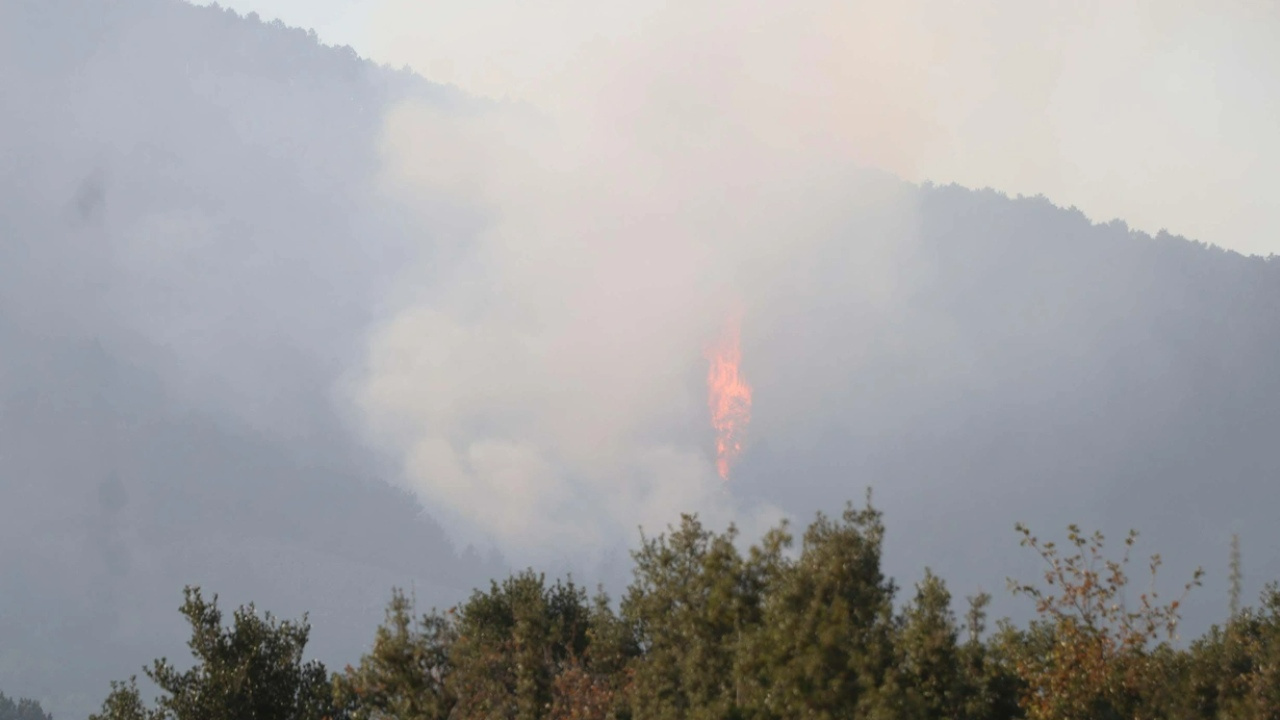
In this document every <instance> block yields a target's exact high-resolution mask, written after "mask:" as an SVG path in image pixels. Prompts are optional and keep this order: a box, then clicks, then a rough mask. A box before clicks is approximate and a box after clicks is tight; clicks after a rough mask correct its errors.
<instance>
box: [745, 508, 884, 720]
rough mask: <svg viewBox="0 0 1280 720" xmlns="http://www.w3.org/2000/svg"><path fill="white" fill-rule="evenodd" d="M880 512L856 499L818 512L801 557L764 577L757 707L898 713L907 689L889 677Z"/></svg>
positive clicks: (827, 713)
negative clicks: (836, 513) (835, 510)
mask: <svg viewBox="0 0 1280 720" xmlns="http://www.w3.org/2000/svg"><path fill="white" fill-rule="evenodd" d="M883 541H884V525H883V523H882V522H881V515H880V512H879V511H877V510H875V509H874V508H873V507H871V504H870V498H869V497H868V502H867V505H866V507H865V508H862V509H857V508H855V507H854V506H853V505H852V504H850V505H849V506H848V507H847V508H846V509H845V511H844V513H843V515H842V516H841V517H840V518H839V519H838V520H832V519H830V518H828V517H826V516H824V515H822V514H819V515H818V517H817V519H816V520H815V521H814V522H813V524H811V525H810V526H809V528H808V529H807V530H806V532H805V534H804V539H803V544H802V547H801V553H800V557H799V559H798V560H796V561H794V562H787V563H783V564H782V565H781V567H780V568H779V570H778V572H777V575H776V577H774V578H773V579H772V580H771V581H770V582H769V583H768V591H767V593H766V594H765V597H764V602H763V613H762V621H761V631H760V636H759V638H758V639H757V642H756V643H755V644H754V647H755V651H756V652H757V653H758V659H757V660H756V664H757V667H758V668H759V669H758V677H759V678H761V680H760V682H761V685H762V688H763V690H764V692H763V698H762V703H761V706H760V707H759V708H758V709H757V712H758V714H759V715H760V716H761V717H776V718H798V717H804V718H814V719H816V720H828V719H830V720H835V719H836V718H849V717H862V718H877V717H892V716H898V715H901V714H902V713H903V712H905V710H904V709H902V708H895V706H894V703H895V700H896V699H899V698H901V697H902V695H901V694H900V693H897V692H894V691H893V689H892V688H888V687H886V680H887V679H888V678H887V671H888V670H889V668H890V666H891V665H892V663H893V653H894V648H893V631H894V623H893V607H892V603H893V596H894V585H893V582H892V581H891V580H889V579H887V578H886V577H885V576H884V574H883V573H882V571H881V567H880V557H881V547H882V544H883Z"/></svg>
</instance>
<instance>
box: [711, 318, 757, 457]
mask: <svg viewBox="0 0 1280 720" xmlns="http://www.w3.org/2000/svg"><path fill="white" fill-rule="evenodd" d="M738 335H739V332H738V321H737V320H736V319H734V320H732V321H730V322H729V324H728V326H727V327H726V328H725V331H724V334H723V335H721V337H720V340H719V342H718V343H716V344H715V345H714V346H713V347H712V348H711V349H710V350H709V351H708V353H707V360H708V362H709V363H710V369H709V370H708V372H707V391H708V394H707V403H708V405H709V406H710V408H711V426H712V427H713V428H715V431H716V470H718V471H719V472H720V478H721V479H722V480H725V481H726V482H727V481H728V480H729V465H730V464H731V463H732V462H733V461H734V460H735V459H736V458H737V457H738V454H739V453H740V452H742V434H743V431H745V430H746V427H747V423H748V422H749V421H750V420H751V387H750V386H749V385H747V383H746V381H744V380H743V379H742V375H741V372H740V370H739V367H738V366H739V364H740V363H741V361H742V349H741V348H740V347H739V343H738V340H739V338H738Z"/></svg>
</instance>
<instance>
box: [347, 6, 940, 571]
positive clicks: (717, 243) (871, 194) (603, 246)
mask: <svg viewBox="0 0 1280 720" xmlns="http://www.w3.org/2000/svg"><path fill="white" fill-rule="evenodd" d="M718 9H719V8H718V7H717V6H715V5H712V4H706V3H702V4H699V3H694V4H691V5H687V6H684V7H682V8H681V9H679V10H670V9H668V10H664V11H662V12H661V13H658V14H655V15H654V16H653V17H651V18H650V19H649V20H648V22H646V23H645V24H644V25H643V26H642V27H641V28H640V29H639V30H638V31H637V32H636V34H635V35H634V36H630V37H625V38H618V39H615V41H614V42H612V43H608V44H605V45H601V46H597V47H595V48H593V49H592V50H591V51H590V55H589V57H588V58H580V59H578V60H577V61H575V62H574V63H572V64H571V65H569V66H566V68H565V69H564V71H563V72H562V73H559V74H557V75H556V76H555V77H553V78H550V79H549V80H547V81H546V82H545V83H543V84H542V85H540V87H542V88H543V89H544V90H543V91H544V92H547V93H549V94H547V95H545V97H547V98H549V101H548V102H546V103H545V104H540V105H537V106H536V108H535V109H533V110H529V109H528V108H527V106H522V107H520V108H515V109H510V108H508V109H506V110H497V111H494V112H491V113H488V114H485V115H483V116H482V117H478V118H477V117H474V116H471V117H459V116H446V115H442V114H439V113H437V112H435V111H433V110H431V109H429V108H426V107H421V106H413V105H406V106H402V107H399V108H397V109H396V110H395V111H394V112H392V113H391V114H390V116H389V117H388V118H387V122H386V127H385V147H384V157H385V159H386V166H385V176H384V182H385V187H386V189H387V190H388V192H391V193H394V194H400V195H401V196H402V197H403V198H404V199H406V200H411V199H412V198H413V197H420V198H423V199H424V202H422V203H421V204H420V205H421V207H422V213H423V218H422V219H423V221H424V226H427V227H435V228H439V227H441V226H442V218H441V216H440V215H439V214H438V208H439V207H441V200H440V198H446V200H445V201H443V204H444V206H447V207H449V208H450V209H451V211H452V212H454V213H456V211H457V209H458V208H459V207H464V208H467V209H469V210H470V211H471V213H472V215H473V216H474V217H476V218H478V219H477V223H478V225H477V227H478V229H474V228H472V229H468V228H466V227H458V226H457V225H456V224H455V226H454V228H453V230H452V232H453V235H452V236H448V237H442V236H437V237H435V238H433V244H434V245H435V246H437V247H444V248H454V250H452V251H450V250H446V251H444V254H446V255H448V258H447V260H444V262H445V263H446V267H447V269H442V268H441V267H440V266H439V265H433V266H432V267H429V268H426V269H423V270H421V271H411V272H409V273H408V274H407V275H406V276H405V277H404V278H402V286H401V289H400V290H398V291H397V293H396V295H397V298H398V299H397V301H396V305H397V309H396V311H395V312H394V313H392V314H391V316H390V318H389V319H388V320H387V321H386V322H385V323H384V324H383V325H382V326H381V327H380V328H379V329H378V330H377V331H376V332H375V333H374V335H373V338H372V341H371V345H370V352H369V361H368V367H367V374H366V375H365V376H364V377H363V378H361V379H360V381H359V382H358V383H357V386H358V387H357V390H356V393H357V397H358V400H359V403H360V405H361V407H362V409H363V410H364V411H365V413H366V416H367V418H368V420H369V423H370V426H371V428H372V429H373V430H374V433H375V436H376V437H377V438H378V439H379V440H380V441H382V442H383V443H385V444H386V445H387V446H389V447H390V448H391V449H393V450H394V451H397V452H399V453H400V454H401V456H402V457H403V458H404V473H405V476H406V480H407V482H408V483H409V485H410V487H412V488H413V489H414V490H415V491H416V492H417V493H418V494H419V495H420V497H422V498H423V500H424V501H425V503H426V505H427V507H429V508H431V509H432V511H433V512H438V510H437V509H443V510H444V513H443V514H445V515H446V516H452V520H451V521H448V522H450V524H451V525H452V527H453V529H454V532H455V533H459V534H461V536H463V537H465V539H467V540H468V541H472V542H477V541H483V540H489V541H491V542H494V543H496V544H497V545H498V547H500V548H501V549H502V551H503V552H504V554H507V555H508V556H509V557H512V558H513V559H516V560H530V559H538V558H540V557H542V556H544V555H545V554H546V553H548V552H551V553H561V552H565V551H566V548H578V549H582V548H599V547H614V546H617V545H619V544H625V543H627V542H628V541H629V540H631V539H633V537H634V533H635V528H636V525H637V524H639V525H643V526H644V527H646V528H648V529H650V530H653V529H657V528H660V527H662V526H664V525H665V524H666V523H668V522H671V521H673V520H675V519H677V517H678V512H680V511H693V510H696V511H701V512H702V513H703V514H704V515H707V516H709V517H710V519H711V520H712V521H713V522H723V521H725V520H728V519H730V518H737V519H738V521H739V522H740V523H743V524H746V525H747V526H748V527H749V528H754V527H756V525H758V522H757V521H773V520H775V519H777V517H779V515H780V512H779V511H778V510H776V509H775V508H774V507H773V506H772V505H770V504H768V503H766V502H763V501H759V500H750V501H743V500H735V499H734V495H733V494H732V489H730V492H726V491H725V489H724V488H723V487H722V485H721V483H720V481H719V480H718V479H717V474H716V469H715V452H714V439H713V436H712V434H711V427H710V419H709V417H708V411H707V406H706V389H705V386H704V382H705V373H706V368H705V358H704V353H705V349H706V346H707V344H708V343H709V342H711V341H712V340H713V339H714V338H715V337H716V336H717V335H718V334H719V333H720V332H721V331H722V328H723V325H724V323H725V322H726V321H727V320H728V319H729V317H731V316H732V315H735V314H737V313H739V312H742V313H743V324H744V327H743V332H744V342H745V343H746V345H747V347H746V349H745V357H744V367H745V373H746V375H747V378H748V380H751V379H752V374H751V373H752V363H753V357H752V354H751V353H752V349H751V346H752V343H753V341H754V343H755V346H756V347H757V348H760V347H761V345H763V343H762V340H763V338H766V337H768V336H769V335H770V334H772V333H773V331H774V330H775V329H776V328H775V327H774V326H776V325H778V324H784V323H788V322H790V320H789V319H788V318H789V316H790V313H791V312H792V311H794V310H795V308H793V307H786V305H785V303H786V298H787V297H788V296H789V295H790V296H792V297H794V296H796V295H797V294H799V293H803V292H804V288H806V287H808V288H809V289H811V290H812V289H814V285H813V282H814V280H815V279H816V274H817V272H818V271H819V268H816V267H814V263H815V261H817V260H819V257H818V256H817V255H815V252H816V251H817V249H819V248H823V247H826V246H827V244H828V242H829V241H830V240H831V239H832V238H834V237H836V236H837V234H839V235H840V236H841V237H843V238H844V239H845V240H847V241H848V244H847V245H846V246H845V247H844V248H843V252H844V253H847V254H849V255H850V256H853V257H856V258H857V261H856V271H855V272H853V273H851V274H845V275H844V277H843V278H842V281H843V283H847V284H842V286H841V288H840V291H839V293H840V300H839V302H841V303H848V304H851V305H856V306H865V307H872V306H874V305H875V304H876V303H878V302H884V301H885V300H886V299H887V297H888V296H889V295H891V294H892V293H894V292H895V286H896V284H897V281H896V278H895V272H896V270H895V268H896V267H897V266H898V265H899V263H898V260H897V258H898V256H899V255H900V254H902V253H904V252H909V251H910V248H911V243H910V236H911V233H910V226H911V224H912V222H913V215H914V212H913V209H912V207H911V206H910V202H909V201H908V200H907V197H908V196H907V194H906V193H905V189H906V188H905V187H899V186H897V185H896V184H894V183H892V182H887V181H886V179H884V178H880V177H876V176H875V174H874V173H871V172H869V171H868V170H867V169H865V167H864V165H865V164H867V163H868V162H874V161H876V160H878V159H879V158H876V157H874V153H872V154H871V156H868V157H860V156H859V153H858V152H856V151H857V150H858V149H860V148H873V149H874V148H875V147H876V146H875V144H873V143H865V142H862V141H861V140H860V139H857V138H855V139H852V140H851V139H850V138H848V137H847V136H846V135H845V134H843V133H842V132H840V128H841V127H843V125H844V124H845V123H847V122H848V121H850V120H852V119H853V118H854V117H855V116H856V115H857V113H858V108H860V107H862V106H863V105H864V104H865V102H866V96H868V95H874V94H877V93H876V92H875V85H876V84H877V83H878V82H881V80H880V79H878V78H876V77H874V73H872V72H871V71H870V70H865V69H863V70H859V75H860V77H852V73H853V69H854V68H855V67H857V66H858V63H857V59H856V58H850V59H848V60H847V62H846V61H845V60H844V59H842V58H840V57H838V54H837V53H836V49H837V47H836V44H837V42H838V40H839V39H838V38H831V39H830V41H829V43H828V44H825V45H824V44H812V43H806V42H803V41H804V40H805V39H806V38H809V37H819V38H820V37H821V35H819V34H817V33H818V31H819V29H820V28H821V27H823V26H824V25H827V24H829V23H832V22H839V19H838V18H832V17H828V14H829V13H820V14H814V15H811V16H801V17H798V18H792V17H788V16H787V15H786V14H784V13H780V12H779V11H777V10H775V9H774V8H773V7H772V6H771V5H769V4H766V3H759V4H756V5H753V6H750V7H748V8H744V12H743V13H741V14H738V15H737V16H736V17H735V18H733V21H732V25H731V26H726V25H725V22H724V18H723V17H722V15H721V14H720V13H718V12H716V11H717V10H718ZM828 10H830V11H831V12H834V9H833V8H829V9H828ZM761 26H764V27H774V28H780V30H781V37H779V38H776V39H775V40H774V41H773V42H772V43H770V44H769V46H768V47H766V48H765V50H766V52H767V54H768V56H767V57H756V56H755V54H753V53H752V52H749V51H750V48H749V47H748V46H747V43H749V42H752V38H753V33H754V32H755V31H756V30H757V29H758V28H759V27H761ZM771 36H772V35H771ZM823 62H827V67H828V72H829V74H830V75H829V76H826V77H820V78H814V79H812V80H813V81H812V83H811V84H805V83H783V82H782V80H783V79H784V78H787V77H789V76H800V75H801V73H799V70H800V69H801V67H803V66H810V65H815V64H816V65H818V66H821V65H822V63H823ZM744 63H747V65H746V66H744ZM836 76H840V77H845V78H847V79H850V80H851V82H849V83H847V84H846V85H845V86H846V87H847V88H848V91H847V92H845V91H841V92H840V93H837V94H836V95H834V96H830V97H824V96H823V92H824V91H823V88H824V87H833V86H836V85H837V83H835V77H836ZM784 88H786V89H784ZM552 89H554V92H552ZM878 94H880V95H884V93H878ZM869 115H873V116H875V117H877V118H879V122H880V123H882V124H881V125H880V128H879V129H876V128H875V127H873V126H874V125H875V124H876V123H875V122H864V123H861V124H860V126H859V129H860V130H861V131H862V132H863V133H866V136H867V137H868V138H869V137H872V136H874V135H876V134H878V133H881V132H883V133H885V134H886V136H887V135H888V134H890V133H900V134H910V135H916V136H919V137H924V136H926V135H927V131H926V129H925V128H920V127H916V126H914V125H913V124H912V123H909V122H906V118H905V115H903V114H902V113H896V112H895V110H894V108H892V107H881V108H880V109H879V111H877V112H875V113H869ZM913 142H915V140H902V141H901V142H900V143H891V142H890V143H884V144H883V146H881V147H883V148H891V147H893V146H894V145H896V144H902V145H904V146H905V145H909V144H911V143H913ZM427 198H432V199H431V200H429V201H425V199H427ZM859 208H861V209H862V211H861V212H859ZM871 208H875V209H876V210H875V213H876V214H878V215H879V216H880V217H879V219H878V220H877V222H878V226H877V227H871V226H870V225H868V226H867V228H866V232H858V233H854V234H853V235H852V236H850V235H849V234H848V230H849V222H850V219H851V218H854V217H860V218H862V219H863V220H864V221H865V220H866V218H867V217H868V215H867V212H868V211H869V210H870V209H871ZM446 232H449V231H446ZM463 248H465V249H463ZM428 275H429V276H430V278H431V279H430V281H428V280H427V276H428ZM412 288H424V289H422V290H417V291H415V290H413V289H412ZM824 297H826V298H828V299H833V297H834V296H832V295H824ZM779 303H781V305H780V304H779ZM761 369H762V371H763V369H764V365H762V367H761ZM846 370H847V368H846ZM765 424H766V426H767V423H765ZM749 442H750V439H749V438H748V443H749ZM593 552H594V551H593Z"/></svg>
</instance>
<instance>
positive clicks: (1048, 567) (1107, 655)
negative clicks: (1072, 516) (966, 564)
mask: <svg viewBox="0 0 1280 720" xmlns="http://www.w3.org/2000/svg"><path fill="white" fill-rule="evenodd" d="M1016 527H1017V530H1018V532H1019V533H1020V534H1021V535H1022V541H1021V542H1022V545H1023V546H1026V547H1030V548H1032V549H1033V550H1035V551H1036V552H1037V553H1038V554H1039V555H1040V556H1041V558H1042V559H1043V560H1044V562H1045V570H1044V580H1045V586H1044V587H1041V586H1038V585H1031V584H1019V583H1015V582H1013V581H1010V588H1011V589H1012V590H1013V592H1014V593H1015V594H1019V595H1025V596H1028V597H1030V598H1032V599H1033V600H1034V601H1035V604H1036V612H1037V613H1038V614H1039V616H1040V619H1039V620H1037V621H1035V622H1033V623H1032V625H1031V627H1030V628H1029V629H1028V632H1027V633H1026V634H1025V635H1024V638H1023V640H1024V642H1023V643H1022V644H1021V646H1020V650H1021V652H1020V654H1019V656H1018V658H1017V668H1018V673H1019V675H1020V676H1021V678H1022V680H1023V681H1024V683H1025V692H1024V694H1023V698H1022V706H1023V709H1024V710H1025V711H1026V713H1027V717H1028V719H1029V720H1107V719H1108V718H1117V719H1118V718H1134V717H1139V718H1140V717H1145V716H1146V714H1147V711H1148V710H1149V708H1147V707H1146V706H1144V704H1143V698H1144V696H1146V695H1149V694H1150V692H1151V689H1152V688H1153V687H1156V686H1158V685H1159V683H1160V682H1161V677H1160V673H1159V671H1160V663H1159V662H1158V660H1159V657H1160V655H1158V654H1153V653H1152V652H1150V650H1151V644H1152V643H1153V642H1154V641H1156V640H1157V639H1158V638H1159V637H1160V636H1162V635H1164V636H1167V637H1168V638H1170V639H1172V638H1173V637H1174V633H1175V630H1176V628H1177V624H1178V617H1179V616H1178V608H1179V606H1180V604H1181V599H1176V600H1173V601H1171V602H1169V603H1166V604H1160V603H1159V596H1158V594H1157V593H1156V592H1155V590H1154V589H1153V590H1151V591H1149V592H1146V593H1143V594H1141V595H1140V596H1139V598H1138V606H1137V607H1136V608H1129V607H1128V606H1127V605H1126V604H1125V602H1124V591H1125V589H1126V587H1127V586H1128V582H1129V577H1128V574H1127V566H1128V563H1129V549H1130V548H1132V547H1133V544H1134V541H1135V540H1136V538H1137V533H1136V532H1130V533H1129V535H1128V537H1126V538H1125V542H1124V545H1125V550H1124V554H1123V556H1122V557H1121V559H1119V560H1110V559H1107V558H1106V557H1105V554H1104V552H1103V551H1104V540H1105V538H1104V537H1103V535H1102V533H1098V532H1095V533H1094V534H1093V535H1085V534H1084V533H1083V532H1081V531H1080V529H1079V528H1078V527H1077V526H1075V525H1072V526H1070V527H1069V528H1068V532H1067V540H1068V546H1067V547H1068V550H1069V554H1064V553H1062V552H1061V551H1060V550H1059V548H1058V547H1057V545H1056V544H1055V543H1053V542H1043V543H1042V542H1040V540H1039V539H1038V538H1036V537H1035V536H1033V535H1032V534H1031V531H1030V530H1028V529H1027V528H1026V527H1024V526H1023V525H1021V524H1018V525H1017V526H1016ZM1149 567H1150V572H1151V577H1152V584H1153V586H1154V581H1155V575H1156V571H1157V569H1158V568H1159V567H1160V556H1159V555H1154V556H1152V558H1151V563H1150V566H1149ZM1201 575H1202V572H1201V571H1200V570H1196V572H1195V576H1194V577H1193V579H1192V580H1191V582H1189V583H1187V585H1186V586H1185V588H1184V595H1185V593H1186V592H1189V591H1190V590H1191V588H1192V587H1194V586H1197V585H1199V584H1200V578H1201Z"/></svg>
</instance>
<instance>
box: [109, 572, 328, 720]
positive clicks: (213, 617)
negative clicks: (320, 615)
mask: <svg viewBox="0 0 1280 720" xmlns="http://www.w3.org/2000/svg"><path fill="white" fill-rule="evenodd" d="M184 596H185V602H183V604H182V608H181V612H182V614H183V616H185V617H186V619H187V622H188V623H189V624H190V625H191V639H190V640H189V641H188V643H187V645H188V647H190V648H191V655H192V657H193V658H194V659H195V663H194V664H193V666H192V667H191V668H190V669H188V670H186V671H181V672H180V671H179V670H178V669H177V668H175V667H174V666H173V665H172V664H170V663H169V662H168V661H167V660H166V659H163V658H162V659H160V660H156V661H155V662H154V663H153V664H152V666H151V667H150V668H146V669H145V672H146V674H147V676H148V677H149V678H151V680H152V681H153V682H155V684H156V685H157V686H158V687H159V688H160V690H161V691H162V693H163V694H162V695H161V696H160V698H159V699H158V700H157V703H156V705H157V706H156V708H155V709H153V710H148V709H147V708H146V707H145V705H144V704H143V703H142V701H141V699H140V698H139V695H138V690H137V685H136V684H135V683H134V682H133V681H132V680H130V682H129V683H115V684H113V685H112V690H111V693H110V695H108V697H107V699H106V701H105V702H104V703H103V705H102V710H101V712H100V713H98V714H96V715H94V716H93V720H138V719H139V718H146V720H250V719H251V720H328V719H330V718H335V717H336V716H337V714H338V710H337V708H336V707H335V703H334V698H333V692H332V686H331V681H330V678H329V677H328V674H327V673H326V671H325V668H324V665H322V664H321V663H319V662H316V661H311V662H304V661H303V650H304V649H305V648H306V644H307V639H308V636H309V634H310V626H309V625H308V624H307V623H306V620H305V618H304V619H303V621H302V622H290V621H283V622H277V621H276V620H275V618H274V617H272V616H271V614H270V613H268V614H266V615H265V616H259V615H258V614H257V612H255V610H254V607H253V606H252V605H249V606H247V607H241V608H240V609H238V610H236V612H235V615H234V617H233V620H232V625H231V626H230V627H223V625H222V612H221V611H220V610H218V606H217V596H214V598H213V599H212V600H209V601H206V600H205V599H204V597H203V596H202V595H201V593H200V589H199V588H193V587H188V588H186V589H185V590H184Z"/></svg>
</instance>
